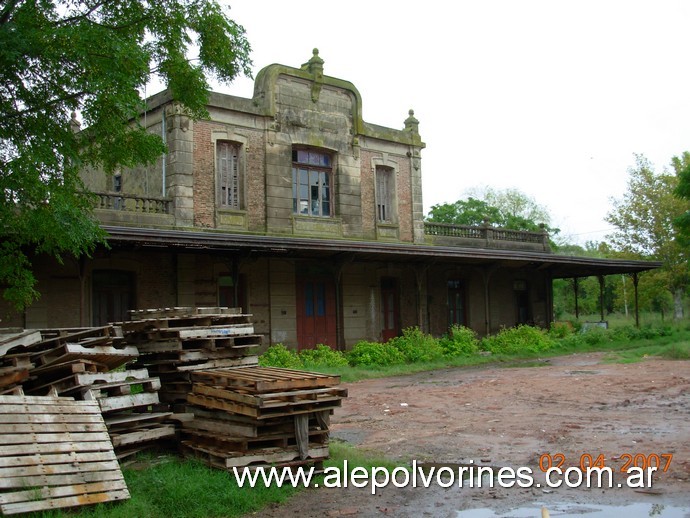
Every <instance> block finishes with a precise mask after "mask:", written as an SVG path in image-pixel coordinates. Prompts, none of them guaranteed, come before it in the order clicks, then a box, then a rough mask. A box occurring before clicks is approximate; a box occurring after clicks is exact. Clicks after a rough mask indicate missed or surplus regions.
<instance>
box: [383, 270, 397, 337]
mask: <svg viewBox="0 0 690 518" xmlns="http://www.w3.org/2000/svg"><path fill="white" fill-rule="evenodd" d="M381 323H382V325H381V340H382V341H383V342H387V341H388V340H390V339H391V338H394V337H396V336H399V335H400V305H399V297H398V281H397V279H393V278H392V277H385V278H383V279H381Z"/></svg>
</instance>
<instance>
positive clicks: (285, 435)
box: [182, 425, 329, 453]
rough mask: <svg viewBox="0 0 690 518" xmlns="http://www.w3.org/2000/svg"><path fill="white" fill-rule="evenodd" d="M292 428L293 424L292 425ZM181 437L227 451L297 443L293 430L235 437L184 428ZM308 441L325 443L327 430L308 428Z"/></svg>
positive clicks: (290, 445) (252, 449)
mask: <svg viewBox="0 0 690 518" xmlns="http://www.w3.org/2000/svg"><path fill="white" fill-rule="evenodd" d="M293 428H294V425H293ZM182 435H183V437H185V438H186V439H187V440H192V441H194V444H196V445H197V446H200V447H214V448H220V449H223V450H227V451H237V452H244V453H251V452H253V451H256V450H263V449H265V448H288V447H292V446H295V445H296V444H297V439H296V438H295V432H294V430H293V431H290V432H280V433H266V434H261V435H259V436H258V437H237V436H231V435H227V436H226V435H222V434H217V433H213V432H207V431H202V430H193V429H190V428H184V430H183V431H182ZM308 436H309V442H311V443H314V444H327V443H328V436H329V432H328V431H327V430H319V429H317V428H315V427H312V428H310V429H309V430H308Z"/></svg>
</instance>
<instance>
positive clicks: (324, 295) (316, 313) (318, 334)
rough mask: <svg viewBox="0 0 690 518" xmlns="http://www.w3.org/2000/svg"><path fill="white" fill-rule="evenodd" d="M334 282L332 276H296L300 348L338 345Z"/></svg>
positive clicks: (298, 344)
mask: <svg viewBox="0 0 690 518" xmlns="http://www.w3.org/2000/svg"><path fill="white" fill-rule="evenodd" d="M335 322H336V314H335V285H334V284H333V280H332V279H328V278H325V277H310V278H298V279H297V348H298V349H300V350H301V349H313V348H314V346H316V345H318V344H325V345H328V346H330V347H332V348H334V349H335V347H336V345H337V343H336V326H335Z"/></svg>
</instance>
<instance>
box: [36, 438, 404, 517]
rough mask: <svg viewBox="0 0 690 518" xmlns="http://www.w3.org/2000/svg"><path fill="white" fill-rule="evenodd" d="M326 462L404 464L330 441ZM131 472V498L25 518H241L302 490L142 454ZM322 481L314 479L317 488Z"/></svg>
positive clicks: (192, 462)
mask: <svg viewBox="0 0 690 518" xmlns="http://www.w3.org/2000/svg"><path fill="white" fill-rule="evenodd" d="M329 451H330V454H331V456H330V458H329V459H328V460H327V461H325V463H324V466H325V467H338V468H339V469H340V470H341V472H342V470H343V468H344V464H345V460H346V459H347V464H348V470H349V471H351V470H352V469H353V468H356V467H363V468H364V469H366V470H367V471H368V472H370V473H371V469H372V468H373V467H375V466H383V467H386V468H389V469H391V470H392V469H394V468H396V467H399V466H404V464H400V463H396V462H394V461H391V460H388V459H385V458H384V457H383V455H380V454H377V453H374V452H369V451H366V450H363V449H358V448H355V447H353V446H351V445H349V444H347V443H345V442H342V441H338V440H332V441H331V443H330V445H329ZM136 466H137V467H136V468H125V469H123V474H124V476H125V480H126V482H127V487H128V488H129V491H130V494H131V498H130V499H129V500H126V501H123V502H112V503H107V504H100V505H96V506H84V507H79V508H75V509H73V510H55V511H47V512H44V513H33V514H30V515H27V516H34V517H38V516H40V517H42V518H49V517H51V518H52V517H54V518H67V517H75V516H76V517H79V518H82V517H89V518H91V517H94V518H95V517H98V518H101V517H105V518H140V517H142V516H146V517H151V518H172V517H175V518H186V517H189V518H192V517H197V516H217V517H221V516H222V517H234V516H245V515H247V514H250V513H253V512H256V511H258V510H260V509H262V508H263V507H265V506H267V505H270V504H279V503H282V502H285V501H287V500H288V499H289V498H290V497H291V496H293V495H295V494H297V493H298V492H300V491H301V490H303V488H292V487H289V486H287V487H282V488H278V487H275V486H272V487H264V486H263V485H262V484H258V485H257V486H256V487H254V488H240V487H238V486H237V483H236V482H235V477H234V476H233V474H232V473H229V472H225V471H221V470H219V469H215V468H210V467H208V466H206V465H205V464H203V463H202V462H200V461H197V460H193V459H182V458H179V457H177V456H175V455H172V454H170V455H163V456H158V457H155V456H153V455H152V454H147V453H143V454H140V455H139V456H138V457H137V462H136ZM322 480H323V475H321V476H319V477H315V479H314V481H316V482H320V481H322Z"/></svg>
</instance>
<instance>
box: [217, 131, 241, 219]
mask: <svg viewBox="0 0 690 518" xmlns="http://www.w3.org/2000/svg"><path fill="white" fill-rule="evenodd" d="M239 157H240V146H239V144H237V143H235V142H227V141H225V140H220V141H218V143H217V144H216V158H217V161H218V164H217V168H218V177H219V183H220V205H221V207H226V208H229V209H238V210H239V209H240V208H241V204H240V167H239Z"/></svg>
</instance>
